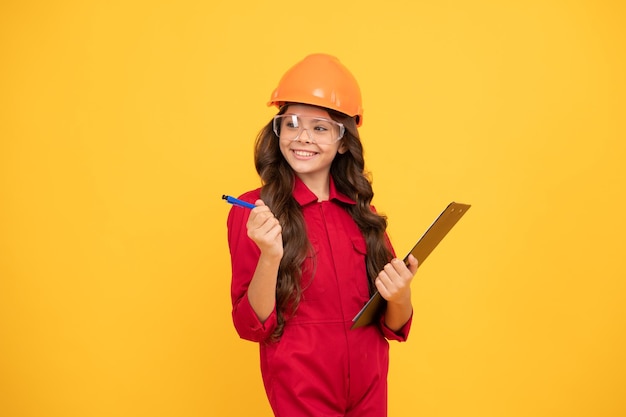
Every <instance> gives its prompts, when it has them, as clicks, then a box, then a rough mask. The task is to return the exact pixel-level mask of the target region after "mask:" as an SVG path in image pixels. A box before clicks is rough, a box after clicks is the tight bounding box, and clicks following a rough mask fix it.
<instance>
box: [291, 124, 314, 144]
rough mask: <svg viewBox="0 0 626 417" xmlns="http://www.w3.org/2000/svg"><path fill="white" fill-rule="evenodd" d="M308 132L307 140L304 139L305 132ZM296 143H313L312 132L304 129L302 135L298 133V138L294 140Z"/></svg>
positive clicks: (301, 131)
mask: <svg viewBox="0 0 626 417" xmlns="http://www.w3.org/2000/svg"><path fill="white" fill-rule="evenodd" d="M305 131H306V139H304V132H305ZM293 141H294V142H295V141H299V142H303V143H313V136H312V135H311V132H309V129H307V128H305V127H302V128H301V130H300V133H298V136H296V137H295V139H294V140H293Z"/></svg>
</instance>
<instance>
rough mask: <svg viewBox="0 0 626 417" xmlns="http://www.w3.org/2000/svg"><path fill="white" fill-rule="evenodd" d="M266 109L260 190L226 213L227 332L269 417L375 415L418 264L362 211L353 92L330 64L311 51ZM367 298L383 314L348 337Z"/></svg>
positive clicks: (259, 147) (259, 149) (383, 400)
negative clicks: (254, 361) (249, 354)
mask: <svg viewBox="0 0 626 417" xmlns="http://www.w3.org/2000/svg"><path fill="white" fill-rule="evenodd" d="M268 105H275V106H277V107H278V108H279V109H280V110H279V112H278V114H277V115H276V116H275V117H274V118H273V119H272V120H271V121H270V122H269V123H268V124H267V125H266V126H265V128H264V129H262V130H261V132H260V133H259V135H258V137H257V140H256V144H255V164H256V169H257V172H258V173H259V176H260V177H261V180H262V187H261V188H259V189H257V190H254V191H250V192H248V193H245V194H243V195H242V196H240V199H242V200H244V201H248V202H253V203H254V204H255V208H254V209H252V210H247V209H243V208H240V207H233V208H232V209H231V211H230V213H229V215H228V242H229V246H230V253H231V262H232V294H231V295H232V303H233V322H234V324H235V328H236V329H237V332H238V333H239V335H240V336H241V337H242V338H244V339H248V340H252V341H255V342H258V343H259V344H260V356H261V373H262V376H263V382H264V385H265V390H266V392H267V396H268V399H269V402H270V404H271V406H272V410H273V411H274V414H275V415H276V416H281V417H297V416H311V417H313V416H315V417H324V416H333V417H337V416H359V417H366V416H376V417H381V416H386V415H387V370H388V357H389V353H388V352H389V345H388V342H387V339H389V340H398V341H404V340H406V338H407V335H408V332H409V328H410V324H411V317H412V312H413V309H412V305H411V293H410V283H411V280H412V278H413V276H414V274H415V272H416V271H417V260H416V259H415V258H413V257H410V258H409V266H408V267H407V266H406V265H405V264H404V262H402V261H401V260H399V259H397V258H395V257H394V253H393V249H392V247H391V244H390V242H389V239H388V238H387V235H386V232H385V230H386V227H387V220H386V218H385V217H384V216H382V215H379V214H377V213H376V211H375V210H374V208H373V207H372V206H371V205H370V203H371V200H372V197H373V195H374V193H373V191H372V187H371V183H370V181H369V179H368V177H367V176H366V173H365V172H364V167H365V163H364V160H363V148H362V145H361V141H360V138H359V132H358V130H357V127H358V126H360V125H361V123H362V122H363V112H362V109H361V93H360V90H359V86H358V84H357V82H356V80H355V79H354V77H353V76H352V74H351V73H350V72H349V71H348V69H347V68H346V67H344V66H343V65H342V64H341V63H340V62H339V61H338V60H337V58H335V57H333V56H329V55H325V54H314V55H310V56H308V57H306V58H305V59H304V60H302V61H300V62H299V63H297V64H296V65H295V66H293V67H292V68H291V69H290V70H288V71H287V73H285V75H284V76H283V77H282V79H281V80H280V82H279V85H278V87H277V88H276V90H275V91H274V93H273V95H272V98H271V101H270V102H269V103H268ZM375 290H378V291H379V292H380V294H381V295H382V296H383V298H384V299H385V300H386V301H387V303H386V310H385V312H384V314H383V315H382V316H381V318H380V320H379V321H378V322H377V323H375V324H373V325H370V326H365V327H361V328H358V329H355V330H350V326H351V323H352V318H353V317H354V316H355V314H356V313H357V312H358V311H359V310H360V309H361V308H362V307H363V305H364V304H365V303H366V302H367V300H368V299H369V297H370V295H371V294H372V293H373V291H375Z"/></svg>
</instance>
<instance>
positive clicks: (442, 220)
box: [350, 202, 471, 330]
mask: <svg viewBox="0 0 626 417" xmlns="http://www.w3.org/2000/svg"><path fill="white" fill-rule="evenodd" d="M470 207H471V205H469V204H461V203H455V202H452V203H450V204H448V206H447V207H446V208H445V210H444V211H442V212H441V214H439V216H438V217H437V218H436V219H435V221H434V222H433V223H432V224H431V225H430V227H429V228H428V230H426V233H424V234H423V235H422V237H421V238H420V239H419V240H418V241H417V243H416V244H415V246H413V249H411V251H410V252H409V253H408V254H407V255H406V256H405V257H404V263H405V264H407V265H408V257H409V255H411V254H413V256H415V258H416V259H417V261H418V262H419V266H422V264H423V263H424V261H425V260H426V258H427V257H428V255H430V253H431V252H432V251H433V250H434V249H435V248H436V247H437V245H438V244H439V242H441V241H442V240H443V238H444V237H445V236H446V235H447V234H448V232H449V231H450V230H451V229H452V228H453V227H454V225H455V224H456V223H457V222H458V221H459V220H460V219H461V217H463V215H464V214H465V212H467V210H469V208H470ZM385 303H386V301H385V299H384V298H383V297H382V296H381V295H380V293H379V292H378V291H376V293H375V294H374V295H373V296H372V297H371V298H370V299H369V301H368V302H367V304H365V306H363V308H362V309H361V311H359V312H358V313H357V315H356V316H355V317H354V318H353V319H352V327H350V329H351V330H353V329H357V328H359V327H362V326H367V325H368V324H370V323H372V322H374V320H376V319H377V318H378V317H379V315H380V313H381V312H382V310H383V308H384V306H385Z"/></svg>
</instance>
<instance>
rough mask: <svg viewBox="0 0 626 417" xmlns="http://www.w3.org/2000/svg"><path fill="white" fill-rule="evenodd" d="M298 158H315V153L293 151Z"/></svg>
mask: <svg viewBox="0 0 626 417" xmlns="http://www.w3.org/2000/svg"><path fill="white" fill-rule="evenodd" d="M293 153H295V154H296V155H298V156H313V155H315V152H306V151H293Z"/></svg>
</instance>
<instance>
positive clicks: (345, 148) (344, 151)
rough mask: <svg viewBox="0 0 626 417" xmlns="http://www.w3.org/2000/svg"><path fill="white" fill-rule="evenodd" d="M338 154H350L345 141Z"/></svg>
mask: <svg viewBox="0 0 626 417" xmlns="http://www.w3.org/2000/svg"><path fill="white" fill-rule="evenodd" d="M337 152H338V153H340V154H342V155H343V154H344V153H346V152H348V147H347V146H346V143H345V142H344V141H341V144H340V145H339V149H337Z"/></svg>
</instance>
